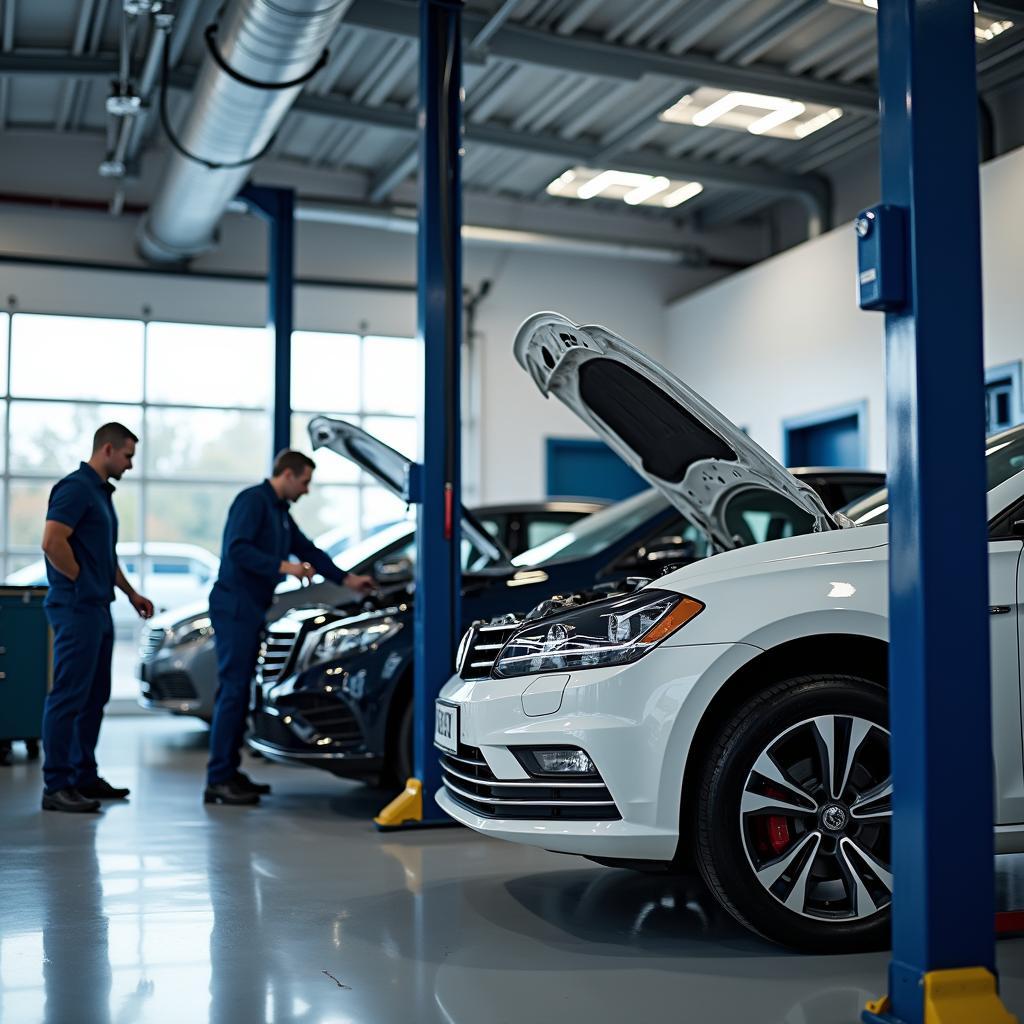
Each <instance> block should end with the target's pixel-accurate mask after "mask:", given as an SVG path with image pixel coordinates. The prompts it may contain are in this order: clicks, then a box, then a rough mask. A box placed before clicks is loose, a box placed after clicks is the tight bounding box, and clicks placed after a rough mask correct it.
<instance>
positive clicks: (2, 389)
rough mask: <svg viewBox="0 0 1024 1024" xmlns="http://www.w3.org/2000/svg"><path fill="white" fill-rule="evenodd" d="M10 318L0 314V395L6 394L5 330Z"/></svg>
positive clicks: (5, 314)
mask: <svg viewBox="0 0 1024 1024" xmlns="http://www.w3.org/2000/svg"><path fill="white" fill-rule="evenodd" d="M10 320H11V317H10V314H9V313H0V395H6V394H7V328H8V325H9V323H10Z"/></svg>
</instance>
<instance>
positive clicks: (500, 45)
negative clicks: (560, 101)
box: [345, 0, 878, 114]
mask: <svg viewBox="0 0 1024 1024" xmlns="http://www.w3.org/2000/svg"><path fill="white" fill-rule="evenodd" d="M418 19H419V14H418V7H417V5H416V4H415V3H411V2H408V0H355V2H354V3H353V5H352V7H351V8H350V10H349V12H348V14H347V15H346V16H345V20H346V22H347V24H349V25H358V26H360V27H362V28H369V29H375V30H376V31H379V32H389V33H392V34H395V35H402V36H409V37H412V36H416V35H418V33H419V20H418ZM462 20H463V26H464V30H465V33H466V35H467V37H469V36H472V35H473V34H474V33H475V32H478V31H480V30H481V29H482V28H483V27H484V25H485V24H486V19H485V18H482V17H480V16H479V15H475V14H472V13H470V12H468V11H467V12H466V13H465V14H463V16H462ZM487 50H488V52H489V53H490V54H492V55H493V56H495V57H501V58H504V59H506V60H511V61H515V62H516V63H519V64H534V65H539V66H541V67H548V68H556V69H558V70H560V71H569V72H573V73H575V74H584V75H595V76H601V77H603V78H609V79H626V80H629V81H636V80H639V79H640V78H642V77H643V76H644V75H666V76H669V77H675V78H680V79H687V80H690V81H694V82H699V83H700V84H701V85H711V86H716V87H718V88H720V89H742V90H745V91H747V92H761V93H767V94H769V95H772V96H787V97H789V98H791V99H795V100H803V101H805V102H808V103H823V104H825V105H826V106H829V107H842V108H843V109H844V110H849V111H857V112H860V113H870V114H875V113H877V111H878V95H877V93H876V92H875V90H873V89H869V88H865V87H863V86H851V85H840V84H838V83H836V82H823V81H818V80H816V79H811V78H805V77H803V76H800V75H791V74H787V73H786V72H784V71H779V70H778V69H776V68H772V67H768V66H766V65H758V64H752V65H750V66H748V67H738V66H736V65H734V64H729V63H726V62H724V61H719V60H715V59H714V58H713V57H706V56H702V55H700V54H693V53H690V54H681V55H679V56H675V55H673V54H668V53H659V52H655V51H652V50H645V49H642V48H640V47H636V46H621V45H618V44H616V43H607V42H604V41H603V40H598V39H593V38H584V37H582V36H580V35H579V34H577V35H573V36H568V37H566V36H559V35H557V34H555V33H552V32H546V31H543V30H542V29H536V28H530V27H527V26H523V25H519V24H505V25H503V26H502V28H501V31H500V32H496V33H495V35H494V36H493V37H492V38H491V39H490V41H489V43H488V47H487Z"/></svg>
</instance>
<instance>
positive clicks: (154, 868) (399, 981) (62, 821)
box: [0, 717, 1024, 1024]
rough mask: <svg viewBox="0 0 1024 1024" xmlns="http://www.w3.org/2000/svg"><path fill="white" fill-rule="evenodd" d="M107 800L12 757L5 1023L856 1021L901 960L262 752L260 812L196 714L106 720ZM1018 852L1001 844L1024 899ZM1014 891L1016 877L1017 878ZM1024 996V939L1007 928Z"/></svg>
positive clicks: (4, 773)
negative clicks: (783, 931) (246, 800)
mask: <svg viewBox="0 0 1024 1024" xmlns="http://www.w3.org/2000/svg"><path fill="white" fill-rule="evenodd" d="M104 730H105V731H104V735H103V739H102V744H101V757H100V761H101V768H102V770H103V771H104V772H105V773H106V775H107V776H108V777H109V778H110V779H111V781H113V782H115V783H117V784H125V785H129V786H131V787H132V790H133V793H132V800H131V802H130V803H128V804H126V805H117V806H109V807H108V809H107V810H106V811H105V812H104V813H103V814H102V815H100V816H95V817H88V818H82V817H73V816H66V815H59V814H42V813H40V811H39V810H38V801H39V792H40V781H39V767H38V764H26V763H24V762H23V761H17V762H16V763H15V764H14V765H13V766H12V767H10V768H3V769H0V1020H2V1021H4V1022H9V1024H31V1022H36V1021H45V1022H47V1024H132V1022H163V1021H166V1022H173V1024H192V1022H200V1021H211V1022H215V1024H235V1022H238V1024H260V1022H266V1024H271V1022H272V1024H285V1022H302V1024H328V1022H330V1024H342V1022H352V1024H391V1022H396V1024H397V1022H402V1024H409V1022H416V1024H418V1022H424V1024H426V1022H435V1021H436V1022H446V1024H455V1022H458V1024H491V1022H495V1024H498V1022H506V1021H507V1022H516V1024H575V1022H586V1024H605V1022H609V1024H610V1022H615V1024H623V1022H625V1024H646V1022H657V1024H665V1022H669V1021H672V1022H675V1021H686V1022H694V1024H697V1022H699V1024H732V1022H736V1024H740V1022H742V1024H751V1022H757V1024H776V1022H779V1024H818V1022H821V1024H854V1022H856V1021H857V1020H858V1019H859V1011H860V1009H861V1008H862V1006H863V1004H864V1002H865V1001H866V1000H867V999H868V998H869V997H872V996H874V995H877V994H879V993H880V992H881V991H882V989H883V986H884V974H885V967H886V963H887V957H886V956H885V955H882V954H878V955H869V956H851V957H807V956H795V955H792V954H789V953H787V952H785V951H783V950H780V949H778V948H775V947H773V946H771V945H769V944H767V943H764V942H761V941H760V940H758V939H756V938H754V937H752V936H750V935H748V934H747V933H745V932H744V931H743V930H742V929H740V928H738V927H737V926H735V925H733V924H732V923H731V922H730V921H729V920H728V919H725V918H723V917H722V915H721V914H720V913H717V912H716V911H715V909H714V907H713V905H712V904H711V902H710V900H709V899H708V897H707V895H706V893H705V892H704V891H703V890H702V888H701V886H700V885H699V883H697V882H695V881H693V880H666V879H659V878H653V877H647V876H642V875H636V874H633V873H631V872H626V871H612V870H607V869H603V868H600V867H597V866H594V865H589V864H588V862H586V861H583V860H579V859H576V858H571V857H561V856H557V855H555V854H549V853H545V852H543V851H539V850H538V851H534V850H528V849H525V848H519V847H515V846H511V845H508V844H504V843H500V842H497V841H493V840H487V839H482V838H480V837H477V836H476V835H474V834H472V833H470V832H467V831H464V830H462V829H455V828H452V829H439V830H434V831H422V832H417V833H402V834H392V835H389V836H381V835H379V834H378V833H377V832H376V831H375V830H374V829H373V827H372V825H371V823H370V818H371V816H372V814H373V812H374V811H375V810H376V809H377V808H378V806H379V804H380V796H379V795H378V794H374V793H372V792H370V791H368V790H367V789H365V788H364V787H361V786H358V785H354V784H350V783H344V782H341V781H338V780H335V779H333V778H331V777H329V776H327V775H323V774H320V773H318V772H314V771H311V770H301V769H289V768H284V767H280V766H270V765H266V764H263V763H261V762H258V761H257V762H252V764H251V765H250V768H251V770H252V771H253V773H254V774H255V775H257V776H258V777H259V778H261V779H264V780H266V781H268V782H271V783H273V786H274V794H273V796H272V797H269V798H266V799H265V801H264V805H263V806H262V807H261V808H259V809H240V808H204V807H203V805H202V804H201V803H200V800H199V796H200V786H201V780H202V772H203V763H204V756H205V751H204V749H203V747H204V744H205V730H203V729H202V728H200V727H198V726H197V725H194V724H192V723H191V722H188V721H178V720H171V719H159V718H155V717H154V718H119V719H111V720H108V722H107V724H106V725H105V727H104ZM1019 878H1022V879H1024V865H1021V864H1015V863H1013V862H1007V861H1005V859H1004V861H1003V863H1002V865H1001V869H1000V885H1001V888H1002V890H1003V898H1004V900H1005V901H1008V902H1011V903H1014V901H1016V902H1015V903H1014V905H1016V906H1018V907H1024V885H1021V884H1020V882H1019V881H1018V879H1019ZM1017 890H1021V891H1020V898H1019V899H1017ZM999 965H1000V970H1001V974H1002V986H1003V994H1004V999H1005V1000H1006V1002H1007V1004H1008V1005H1009V1006H1010V1008H1011V1009H1014V1010H1015V1012H1017V1013H1018V1014H1020V1013H1021V1012H1022V1010H1024V940H1009V941H1003V942H1001V943H1000V945H999Z"/></svg>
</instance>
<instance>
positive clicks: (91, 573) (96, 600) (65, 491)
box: [45, 462, 117, 607]
mask: <svg viewBox="0 0 1024 1024" xmlns="http://www.w3.org/2000/svg"><path fill="white" fill-rule="evenodd" d="M113 493H114V486H113V484H110V483H108V482H107V481H105V480H102V479H100V475H99V473H97V472H96V470H95V469H93V468H92V466H90V465H89V463H87V462H83V463H82V464H81V465H80V466H79V467H78V469H76V470H75V471H74V472H73V473H69V474H68V475H67V476H66V477H64V479H63V480H58V481H57V483H55V484H54V485H53V490H52V491H50V504H49V506H48V507H47V509H46V518H47V519H53V520H54V521H56V522H58V523H63V524H64V525H65V526H69V527H71V537H70V540H69V543H70V544H71V551H72V552H73V553H74V556H75V561H76V562H78V565H79V568H80V569H81V571H80V572H79V574H78V579H77V580H70V579H68V577H67V576H65V575H64V573H62V572H59V571H58V570H57V569H55V568H54V567H53V566H52V565H50V560H49V559H46V579H47V582H48V583H49V584H50V589H49V591H48V592H47V594H46V602H45V603H46V604H47V605H51V606H53V607H62V606H65V605H72V604H94V605H105V604H110V602H111V601H113V600H114V581H115V579H116V578H117V554H116V547H117V513H116V512H115V511H114V502H113V501H112V500H111V495H112V494H113Z"/></svg>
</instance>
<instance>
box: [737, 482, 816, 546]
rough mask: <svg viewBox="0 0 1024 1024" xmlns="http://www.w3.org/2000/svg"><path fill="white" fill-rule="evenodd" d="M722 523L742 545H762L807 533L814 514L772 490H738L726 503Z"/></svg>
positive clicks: (810, 527)
mask: <svg viewBox="0 0 1024 1024" xmlns="http://www.w3.org/2000/svg"><path fill="white" fill-rule="evenodd" d="M725 525H726V529H728V531H729V533H730V535H731V536H733V537H735V538H737V539H738V540H739V542H740V543H741V544H762V543H763V542H764V541H767V540H782V539H783V538H784V537H795V536H797V535H799V534H802V533H810V532H811V531H812V530H813V529H814V517H813V516H812V515H811V514H810V513H809V512H804V511H803V509H800V508H797V506H796V505H794V504H793V503H792V502H791V501H790V500H789V499H788V498H786V497H784V496H783V495H781V494H777V493H776V492H775V491H767V490H762V489H760V488H750V489H749V490H745V491H740V493H739V494H737V495H736V496H735V497H734V498H733V499H732V500H731V501H730V502H729V504H728V505H727V506H726V509H725Z"/></svg>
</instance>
